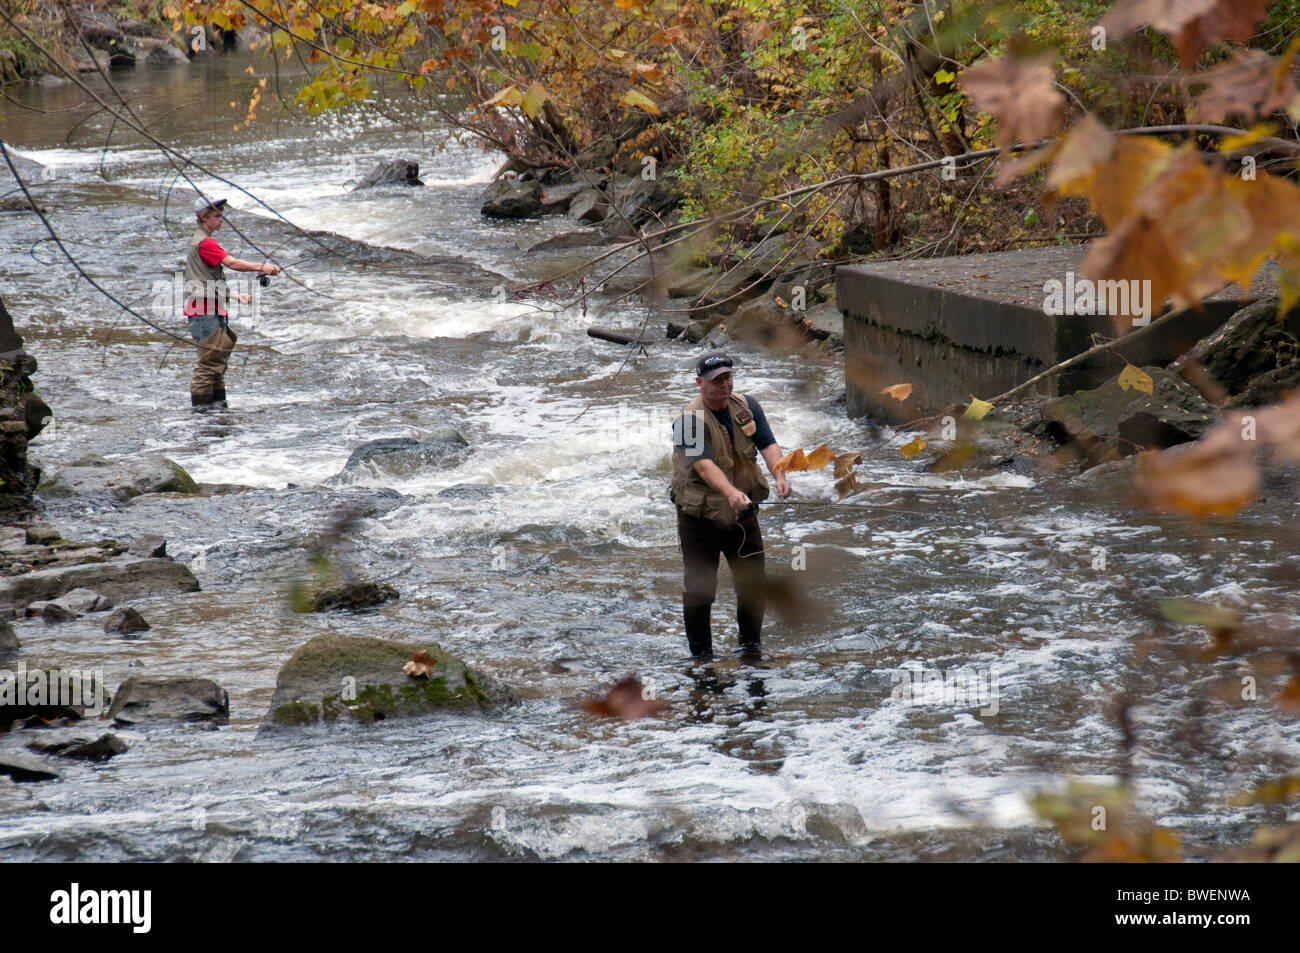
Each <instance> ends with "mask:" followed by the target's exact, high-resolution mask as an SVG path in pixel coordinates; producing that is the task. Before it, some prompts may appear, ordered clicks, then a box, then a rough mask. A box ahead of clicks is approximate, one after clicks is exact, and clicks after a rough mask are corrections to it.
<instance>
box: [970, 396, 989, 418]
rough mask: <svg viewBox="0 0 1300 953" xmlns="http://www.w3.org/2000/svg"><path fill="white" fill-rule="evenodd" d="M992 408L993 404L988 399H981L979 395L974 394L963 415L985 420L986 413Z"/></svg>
mask: <svg viewBox="0 0 1300 953" xmlns="http://www.w3.org/2000/svg"><path fill="white" fill-rule="evenodd" d="M992 409H993V405H992V404H990V403H989V402H988V401H987V400H980V399H979V398H978V397H974V396H972V397H971V399H970V406H969V407H967V408H966V413H964V414H962V416H963V417H969V418H970V419H971V420H983V419H984V417H985V415H986V414H988V412H989V411H990V410H992Z"/></svg>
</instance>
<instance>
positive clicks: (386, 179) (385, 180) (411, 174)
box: [352, 159, 424, 192]
mask: <svg viewBox="0 0 1300 953" xmlns="http://www.w3.org/2000/svg"><path fill="white" fill-rule="evenodd" d="M380 185H424V183H423V182H421V181H420V163H418V162H414V161H412V160H410V159H393V160H391V161H389V162H381V163H379V165H377V166H375V167H374V168H373V169H371V170H370V174H369V175H367V176H366V177H365V178H364V179H362V180H361V181H360V182H358V183H357V185H356V188H354V189H353V190H352V191H354V192H356V191H359V190H361V189H373V188H375V187H376V186H380Z"/></svg>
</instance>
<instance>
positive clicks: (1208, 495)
mask: <svg viewBox="0 0 1300 953" xmlns="http://www.w3.org/2000/svg"><path fill="white" fill-rule="evenodd" d="M1133 482H1134V486H1135V487H1136V489H1137V491H1138V493H1139V494H1140V495H1141V496H1142V498H1143V500H1144V502H1145V503H1146V505H1148V506H1151V507H1154V508H1156V509H1162V510H1174V511H1177V512H1182V513H1186V514H1189V515H1191V516H1196V517H1202V516H1232V515H1233V514H1234V513H1236V512H1237V511H1238V510H1240V509H1241V508H1242V507H1244V506H1245V505H1246V504H1247V503H1249V502H1250V501H1251V500H1253V499H1254V498H1255V495H1256V494H1257V493H1258V492H1259V470H1258V469H1256V467H1255V461H1254V460H1252V459H1251V455H1250V447H1249V445H1248V444H1247V442H1246V441H1245V440H1242V439H1241V434H1240V432H1239V431H1238V430H1237V429H1236V428H1235V427H1230V426H1219V427H1216V428H1215V429H1214V430H1212V431H1210V432H1209V433H1208V434H1206V435H1205V436H1204V437H1202V438H1201V439H1200V440H1198V441H1197V442H1196V443H1193V444H1184V445H1182V446H1179V447H1174V448H1172V449H1170V450H1148V451H1145V452H1143V453H1141V454H1139V455H1138V459H1137V475H1136V477H1135V478H1134V481H1133Z"/></svg>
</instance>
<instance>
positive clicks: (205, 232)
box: [184, 198, 280, 410]
mask: <svg viewBox="0 0 1300 953" xmlns="http://www.w3.org/2000/svg"><path fill="white" fill-rule="evenodd" d="M194 212H195V214H196V215H197V216H198V227H197V228H195V230H194V234H193V235H192V236H191V237H190V245H189V249H188V252H187V254H186V256H185V307H184V313H185V317H186V318H187V319H188V320H189V324H190V336H191V337H192V338H194V343H195V344H196V345H197V346H198V350H199V355H198V362H197V363H196V364H195V365H194V373H193V375H192V376H191V377H190V403H191V404H192V405H193V406H194V408H195V409H196V410H207V409H211V408H220V407H225V406H226V376H225V375H226V365H227V364H228V363H229V361H230V352H231V351H233V350H234V349H235V341H236V340H237V339H238V338H237V336H236V334H235V332H234V331H232V330H230V324H229V323H228V321H227V318H226V300H227V298H228V295H229V290H228V288H227V286H226V273H225V271H224V269H225V268H231V269H233V270H235V271H255V272H257V273H258V274H262V275H278V274H279V273H280V266H279V265H272V264H261V265H258V264H254V263H253V262H251V261H244V260H243V259H240V258H236V257H234V256H233V255H231V254H229V253H228V252H227V251H226V250H225V249H224V248H222V247H221V246H220V245H219V244H217V240H216V239H215V238H213V237H212V233H213V232H215V231H216V230H217V229H219V228H220V227H221V226H222V225H223V224H224V223H225V217H226V200H225V199H215V200H211V201H210V200H208V199H205V198H199V199H196V200H195V202H194ZM234 298H235V300H236V301H239V302H240V303H242V304H248V303H249V302H251V301H252V300H253V296H252V295H250V294H242V293H237V294H235V296H234Z"/></svg>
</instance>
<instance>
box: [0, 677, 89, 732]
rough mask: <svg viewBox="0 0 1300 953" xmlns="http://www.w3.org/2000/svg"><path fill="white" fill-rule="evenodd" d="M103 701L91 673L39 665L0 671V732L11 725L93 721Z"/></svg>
mask: <svg viewBox="0 0 1300 953" xmlns="http://www.w3.org/2000/svg"><path fill="white" fill-rule="evenodd" d="M107 698H108V694H107V692H106V691H105V688H104V684H103V682H102V681H101V680H100V678H99V676H98V675H97V674H96V673H95V672H84V671H79V670H77V669H71V668H62V667H60V666H58V665H46V664H42V663H40V662H34V663H33V664H31V665H28V664H27V663H26V662H19V663H18V664H17V665H15V666H13V667H12V668H8V667H6V668H0V732H3V731H4V730H5V729H7V728H9V726H10V725H12V724H14V723H20V724H29V725H47V724H49V723H51V722H55V721H59V720H65V721H76V720H78V719H80V718H86V717H96V716H98V715H100V714H102V713H103V711H104V702H105V701H106V699H107Z"/></svg>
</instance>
